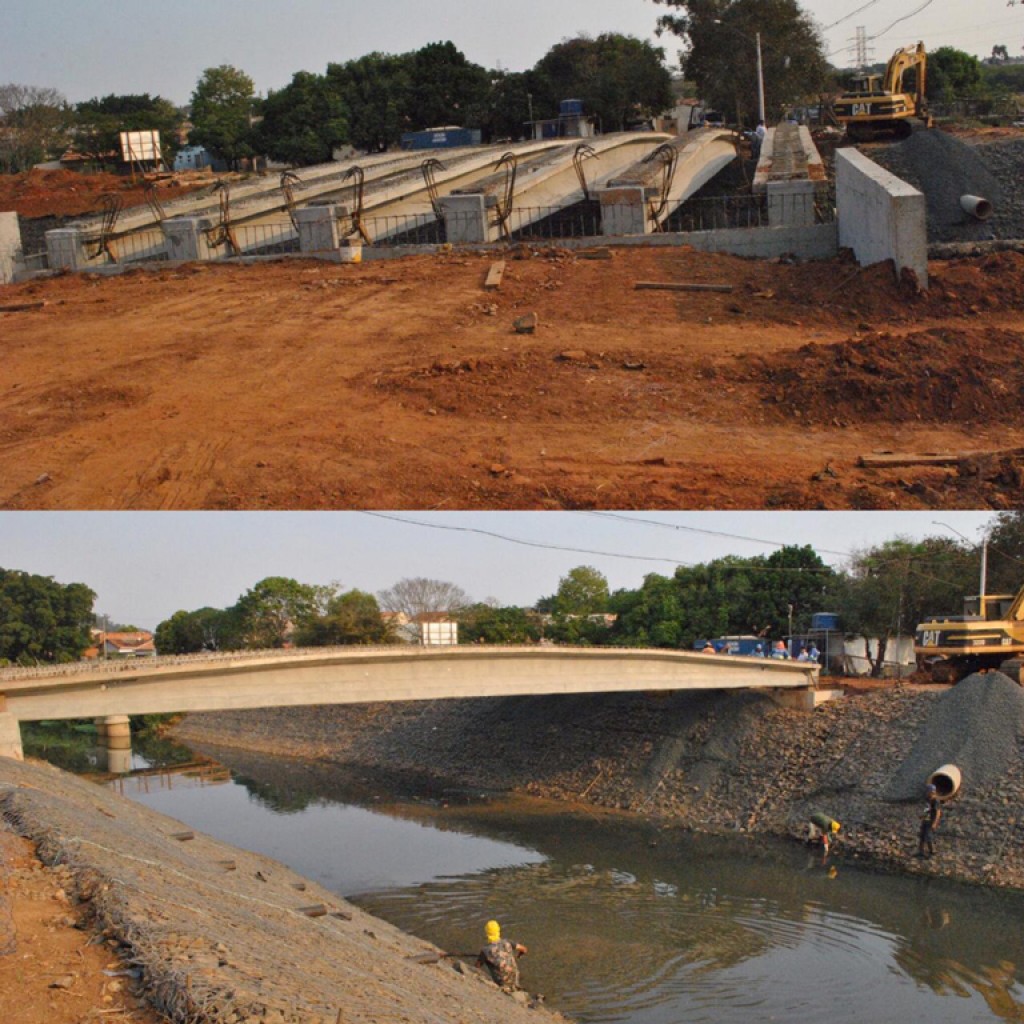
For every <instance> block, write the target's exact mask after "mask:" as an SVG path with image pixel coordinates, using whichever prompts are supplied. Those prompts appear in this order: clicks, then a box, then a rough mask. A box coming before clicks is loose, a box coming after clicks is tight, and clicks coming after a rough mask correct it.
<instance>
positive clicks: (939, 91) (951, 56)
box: [927, 46, 984, 102]
mask: <svg viewBox="0 0 1024 1024" xmlns="http://www.w3.org/2000/svg"><path fill="white" fill-rule="evenodd" d="M982 92H984V86H983V83H982V76H981V62H980V61H979V60H978V58H977V57H974V56H972V55H971V54H969V53H965V52H964V51H963V50H958V49H956V47H954V46H942V47H939V49H937V50H934V51H933V52H931V53H929V54H928V79H927V94H928V98H929V99H932V100H945V101H946V102H949V101H950V100H954V99H966V98H968V97H972V96H978V95H979V94H980V93H982Z"/></svg>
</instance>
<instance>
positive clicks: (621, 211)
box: [601, 185, 648, 235]
mask: <svg viewBox="0 0 1024 1024" xmlns="http://www.w3.org/2000/svg"><path fill="white" fill-rule="evenodd" d="M647 233H648V221H647V192H646V190H645V189H644V187H643V186H642V185H637V186H621V185H620V186H612V187H610V188H605V189H602V190H601V234H602V235H645V234H647Z"/></svg>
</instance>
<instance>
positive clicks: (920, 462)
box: [857, 448, 1024, 469]
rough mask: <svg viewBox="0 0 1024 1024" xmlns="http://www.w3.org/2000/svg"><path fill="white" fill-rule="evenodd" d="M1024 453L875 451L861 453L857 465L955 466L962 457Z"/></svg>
mask: <svg viewBox="0 0 1024 1024" xmlns="http://www.w3.org/2000/svg"><path fill="white" fill-rule="evenodd" d="M1021 455H1024V448H997V449H993V450H990V451H973V452H877V453H875V454H873V455H861V456H860V457H859V458H858V459H857V465H858V466H863V467H865V468H867V469H886V468H890V467H891V468H895V467H898V466H956V465H958V464H959V463H961V462H963V461H964V459H978V458H986V457H989V456H991V457H992V458H1001V457H1003V456H1021Z"/></svg>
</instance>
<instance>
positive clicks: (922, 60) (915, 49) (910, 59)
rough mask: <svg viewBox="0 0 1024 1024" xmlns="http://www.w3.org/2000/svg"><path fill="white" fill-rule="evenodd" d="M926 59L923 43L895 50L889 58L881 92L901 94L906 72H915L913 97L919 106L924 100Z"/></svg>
mask: <svg viewBox="0 0 1024 1024" xmlns="http://www.w3.org/2000/svg"><path fill="white" fill-rule="evenodd" d="M927 67H928V58H927V56H926V54H925V49H924V43H918V44H917V46H906V47H904V48H903V49H902V50H897V51H896V52H895V53H894V54H893V55H892V56H891V57H890V58H889V64H888V66H887V67H886V69H885V77H884V79H883V80H882V88H883V91H885V92H887V93H901V92H903V91H904V89H903V78H904V76H905V75H906V73H907V72H908V71H910V70H911V69H914V70H916V71H917V76H916V78H917V82H916V87H915V95H916V98H917V102H918V104H919V105H920V104H921V103H922V102H923V100H924V89H925V76H926V74H927Z"/></svg>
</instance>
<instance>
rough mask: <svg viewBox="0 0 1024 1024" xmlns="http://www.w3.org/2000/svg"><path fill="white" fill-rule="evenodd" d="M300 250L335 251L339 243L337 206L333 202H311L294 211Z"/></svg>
mask: <svg viewBox="0 0 1024 1024" xmlns="http://www.w3.org/2000/svg"><path fill="white" fill-rule="evenodd" d="M295 227H296V230H297V231H298V232H299V249H300V250H301V251H302V252H337V251H338V246H339V245H340V244H341V235H340V232H339V231H338V207H337V205H336V204H335V203H325V204H323V205H322V206H318V205H317V204H315V203H314V204H312V205H310V206H303V207H300V208H299V209H298V210H296V211H295Z"/></svg>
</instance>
